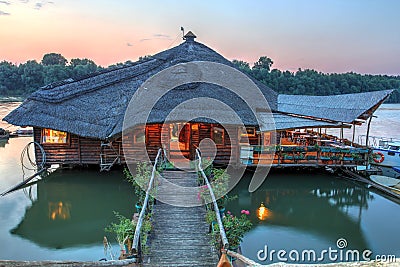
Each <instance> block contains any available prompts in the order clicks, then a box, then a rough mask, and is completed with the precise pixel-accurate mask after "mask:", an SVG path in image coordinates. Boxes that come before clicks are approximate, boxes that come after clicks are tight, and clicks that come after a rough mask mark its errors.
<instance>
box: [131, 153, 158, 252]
mask: <svg viewBox="0 0 400 267" xmlns="http://www.w3.org/2000/svg"><path fill="white" fill-rule="evenodd" d="M162 151H163V150H162V149H161V148H160V149H159V150H158V153H157V156H156V159H155V162H154V165H153V170H152V172H151V178H150V181H149V186H148V187H147V190H146V197H145V199H144V201H143V206H142V210H141V211H140V214H139V218H138V221H137V224H136V228H135V234H134V236H133V242H132V243H133V244H132V252H133V255H135V258H138V256H140V255H139V254H140V231H141V228H142V224H143V220H144V217H145V216H146V209H147V205H148V202H149V198H150V191H151V189H152V188H153V183H154V177H155V174H156V171H157V164H158V161H159V158H160V156H161V153H162Z"/></svg>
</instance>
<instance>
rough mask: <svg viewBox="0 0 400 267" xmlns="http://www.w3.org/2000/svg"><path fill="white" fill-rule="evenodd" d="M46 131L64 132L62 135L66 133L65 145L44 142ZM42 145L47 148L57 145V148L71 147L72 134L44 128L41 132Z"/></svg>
mask: <svg viewBox="0 0 400 267" xmlns="http://www.w3.org/2000/svg"><path fill="white" fill-rule="evenodd" d="M46 130H51V131H56V132H62V133H66V138H65V142H63V143H50V142H46V141H44V137H45V136H46V135H45V131H46ZM40 144H41V145H45V146H49V145H50V146H51V145H56V146H69V145H71V134H70V133H69V132H65V131H59V130H55V129H51V128H42V129H41V131H40Z"/></svg>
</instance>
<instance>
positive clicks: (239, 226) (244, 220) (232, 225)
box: [212, 210, 252, 251]
mask: <svg viewBox="0 0 400 267" xmlns="http://www.w3.org/2000/svg"><path fill="white" fill-rule="evenodd" d="M249 214H250V212H249V211H248V210H242V211H241V215H240V216H239V217H238V216H235V215H233V214H232V213H231V212H230V211H228V212H227V215H226V216H225V217H224V218H223V219H222V224H223V226H224V230H225V234H226V238H227V239H228V243H229V249H230V250H232V251H237V249H238V248H239V245H240V242H242V239H243V237H244V235H245V234H246V233H247V232H248V231H250V229H251V227H252V223H251V221H250V219H249V218H248V215H249ZM212 242H213V244H214V246H215V247H216V248H217V249H218V251H220V250H221V248H222V247H221V243H222V241H221V236H220V233H219V226H218V224H216V225H215V227H214V231H213V232H212Z"/></svg>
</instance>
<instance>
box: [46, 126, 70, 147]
mask: <svg viewBox="0 0 400 267" xmlns="http://www.w3.org/2000/svg"><path fill="white" fill-rule="evenodd" d="M67 137H68V134H67V133H66V132H61V131H56V130H52V129H43V131H42V143H43V144H67V143H68V138H67Z"/></svg>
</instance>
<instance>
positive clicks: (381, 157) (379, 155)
mask: <svg viewBox="0 0 400 267" xmlns="http://www.w3.org/2000/svg"><path fill="white" fill-rule="evenodd" d="M373 160H374V161H375V162H376V163H381V162H382V161H384V160H385V155H383V154H382V153H381V152H375V153H374V157H373Z"/></svg>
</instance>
